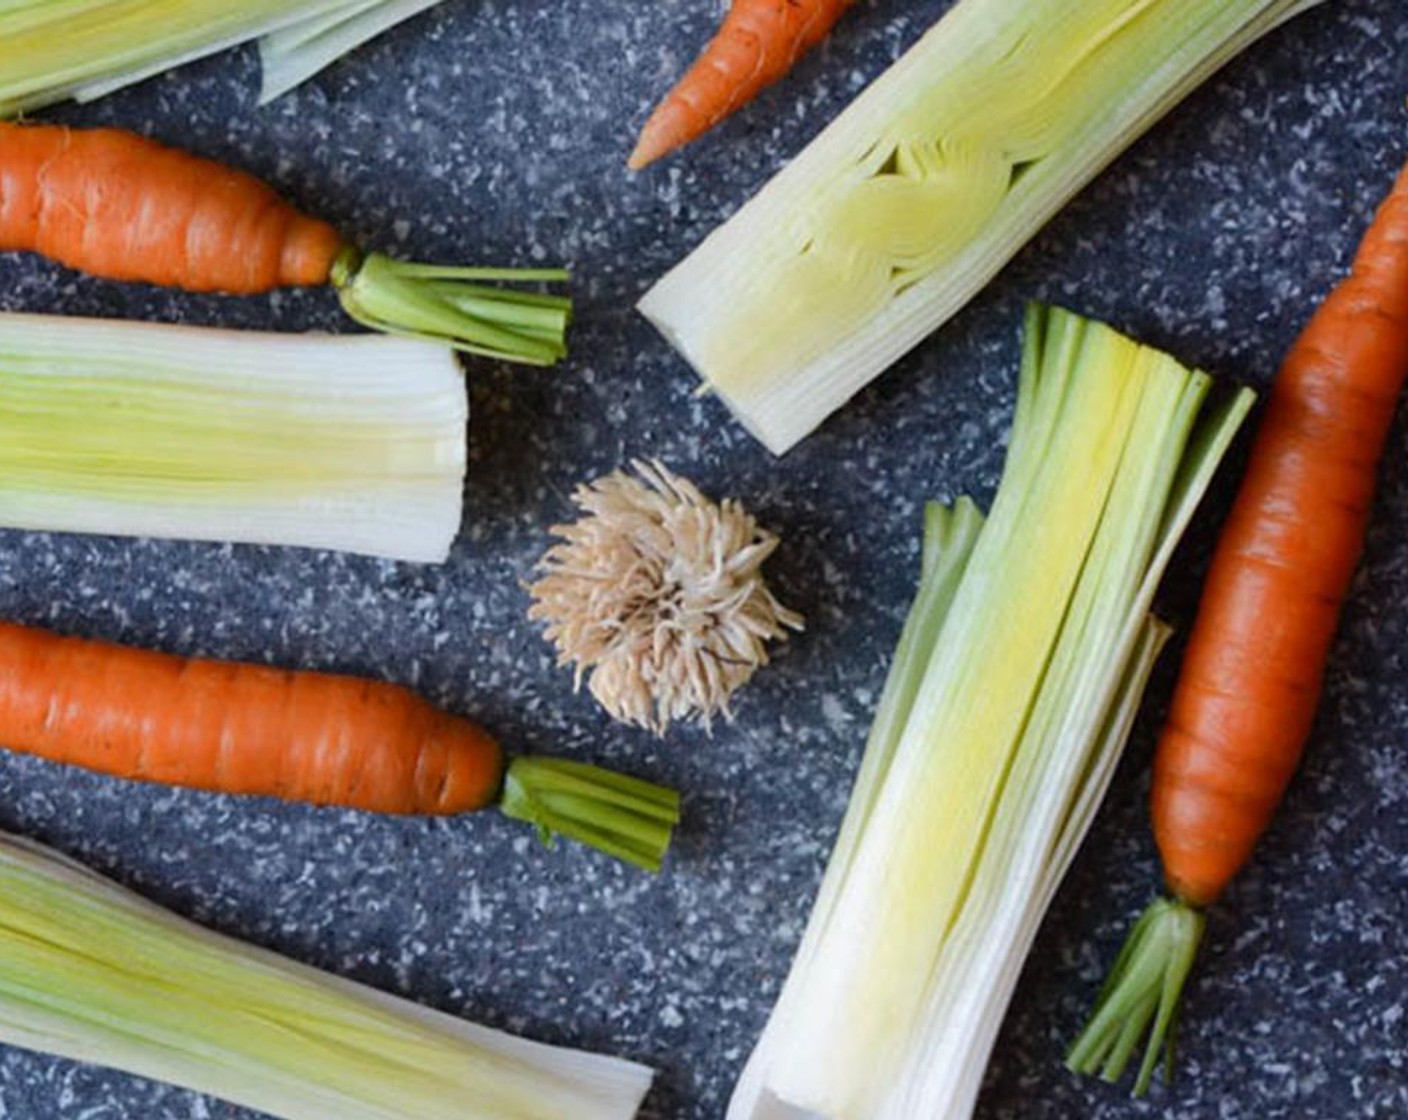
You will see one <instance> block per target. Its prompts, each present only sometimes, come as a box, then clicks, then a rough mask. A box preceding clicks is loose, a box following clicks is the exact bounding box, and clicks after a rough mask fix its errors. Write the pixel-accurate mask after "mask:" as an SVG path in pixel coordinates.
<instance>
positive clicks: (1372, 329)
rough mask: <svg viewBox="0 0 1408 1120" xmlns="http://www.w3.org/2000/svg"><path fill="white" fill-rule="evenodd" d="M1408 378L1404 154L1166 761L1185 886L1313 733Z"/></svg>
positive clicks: (1215, 880)
mask: <svg viewBox="0 0 1408 1120" xmlns="http://www.w3.org/2000/svg"><path fill="white" fill-rule="evenodd" d="M1405 376H1408V168H1405V169H1404V171H1403V172H1402V173H1401V174H1400V176H1399V178H1398V181H1397V183H1396V185H1395V187H1394V190H1393V192H1392V193H1391V194H1390V196H1389V198H1388V199H1387V201H1386V202H1385V203H1384V204H1383V206H1382V207H1381V208H1380V210H1379V213H1378V215H1377V217H1376V218H1375V220H1374V223H1373V225H1372V226H1371V227H1370V230H1369V232H1368V233H1367V234H1366V236H1365V238H1364V241H1363V243H1362V245H1361V246H1360V250H1359V253H1358V255H1357V257H1356V259H1355V264H1354V269H1353V272H1352V273H1351V275H1350V276H1349V277H1348V278H1347V279H1346V280H1345V281H1344V282H1343V283H1342V284H1340V285H1339V286H1338V287H1337V288H1336V289H1335V290H1334V291H1333V292H1331V294H1330V295H1329V297H1328V298H1327V299H1326V300H1325V302H1324V303H1323V304H1322V305H1321V306H1320V308H1319V310H1318V311H1317V312H1316V314H1315V316H1314V317H1313V318H1312V320H1311V321H1310V323H1309V325H1308V326H1307V327H1306V328H1305V331H1304V332H1303V333H1302V334H1301V336H1300V338H1299V339H1298V341H1297V342H1296V344H1295V346H1294V347H1293V348H1292V350H1291V353H1290V354H1289V355H1288V357H1287V359H1286V362H1285V364H1284V365H1283V367H1282V369H1281V371H1280V373H1279V374H1278V375H1277V378H1276V381H1275V384H1274V385H1273V388H1272V392H1271V397H1270V402H1269V404H1268V407H1267V410H1266V415H1265V417H1264V419H1263V420H1262V423H1261V426H1260V429H1259V430H1258V433H1257V438H1256V441H1255V443H1254V445H1253V449H1252V456H1251V461H1250V464H1249V465H1248V468H1247V473H1246V477H1245V479H1244V480H1243V482H1242V485H1241V488H1240V490H1239V491H1238V494H1237V498H1236V501H1235V504H1234V506H1233V509H1232V513H1231V516H1230V517H1229V519H1228V522H1227V525H1226V527H1225V528H1224V530H1223V532H1222V536H1221V537H1220V539H1219V541H1218V545H1217V550H1216V552H1215V554H1214V556H1213V561H1212V565H1211V568H1210V571H1209V575H1208V579H1207V584H1206V586H1205V588H1204V591H1203V597H1202V602H1201V604H1200V606H1199V610H1198V616H1197V620H1196V622H1195V624H1194V627H1193V630H1192V633H1191V635H1190V638H1189V645H1188V651H1187V653H1186V655H1185V657H1184V662H1183V668H1182V672H1181V674H1180V677H1179V682H1178V686H1177V688H1176V691H1175V694H1174V698H1173V702H1172V706H1171V709H1170V713H1169V719H1168V723H1167V726H1166V727H1165V729H1164V733H1163V735H1162V736H1161V738H1160V742H1159V745H1158V749H1157V752H1156V754H1155V760H1154V779H1153V790H1152V798H1151V801H1152V813H1153V823H1154V836H1155V839H1156V840H1157V842H1158V847H1159V853H1160V855H1161V857H1162V859H1163V865H1164V876H1165V880H1166V882H1167V884H1168V887H1169V889H1170V890H1171V891H1173V892H1174V894H1175V895H1177V896H1178V897H1179V898H1181V899H1183V900H1184V901H1186V902H1188V903H1191V904H1193V905H1195V906H1206V905H1208V904H1210V903H1211V902H1213V901H1214V900H1215V899H1216V898H1217V897H1218V896H1219V895H1220V894H1221V892H1222V890H1223V889H1224V888H1225V887H1226V885H1227V883H1228V882H1229V881H1230V880H1231V879H1232V877H1233V876H1234V875H1235V874H1236V873H1237V871H1238V870H1239V869H1240V868H1241V867H1242V865H1243V864H1244V863H1245V862H1246V861H1247V859H1248V857H1249V856H1250V855H1251V851H1252V848H1253V847H1254V845H1255V844H1256V841H1257V839H1258V838H1259V837H1260V835H1261V833H1262V832H1263V831H1264V830H1265V828H1266V826H1267V824H1268V823H1269V821H1270V819H1271V815H1272V812H1273V811H1274V809H1275V807H1276V804H1277V803H1278V802H1279V801H1280V799H1281V795H1282V793H1283V792H1284V790H1285V788H1286V785H1287V783H1288V782H1289V781H1290V778H1291V775H1292V774H1293V773H1294V771H1295V769H1296V766H1297V765H1298V763H1299V760H1300V756H1301V751H1302V749H1303V747H1304V745H1305V741H1306V739H1307V737H1308V736H1309V734H1310V729H1311V724H1312V721H1313V719H1314V715H1315V708H1316V705H1317V703H1318V701H1319V698H1320V691H1321V683H1322V680H1323V675H1324V670H1325V663H1326V660H1327V658H1328V656H1329V652H1330V646H1331V643H1332V642H1333V640H1334V635H1335V628H1336V624H1337V622H1338V619H1339V613H1340V607H1341V605H1342V604H1343V602H1344V598H1345V595H1346V594H1347V593H1348V590H1349V585H1350V581H1351V580H1352V578H1353V576H1354V570H1355V566H1356V565H1357V563H1358V560H1359V556H1360V553H1361V552H1362V551H1363V545H1364V533H1365V529H1366V526H1367V522H1368V517H1369V510H1370V506H1371V503H1372V500H1373V494H1374V484H1375V475H1376V473H1377V469H1378V462H1379V459H1380V457H1381V456H1382V454H1383V450H1384V444H1385V441H1386V439H1387V437H1388V432H1389V427H1390V424H1391V423H1392V420H1393V415H1394V408H1395V404H1396V401H1397V399H1398V396H1399V391H1400V389H1401V388H1402V385H1403V382H1404V379H1405Z"/></svg>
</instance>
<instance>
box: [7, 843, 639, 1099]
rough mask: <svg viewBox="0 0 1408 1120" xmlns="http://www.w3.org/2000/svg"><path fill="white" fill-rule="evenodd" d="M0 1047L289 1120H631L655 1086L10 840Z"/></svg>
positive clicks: (612, 1061) (619, 1064) (627, 1066)
mask: <svg viewBox="0 0 1408 1120" xmlns="http://www.w3.org/2000/svg"><path fill="white" fill-rule="evenodd" d="M0 1041H3V1042H5V1043H8V1044H11V1045H14V1046H21V1047H25V1048H27V1049H31V1050H38V1051H42V1052H44V1053H48V1054H57V1055H59V1056H61V1057H65V1058H72V1059H77V1060H79V1061H86V1062H92V1063H95V1064H99V1065H104V1066H110V1067H112V1068H115V1069H120V1070H125V1071H127V1072H129V1073H135V1074H139V1075H141V1076H144V1077H150V1078H155V1079H157V1080H161V1081H166V1082H170V1083H171V1084H174V1085H180V1086H183V1087H185V1088H188V1089H194V1090H197V1091H199V1092H203V1093H209V1094H211V1095H213V1096H217V1097H222V1098H224V1099H226V1100H229V1101H233V1102H234V1103H236V1104H240V1105H244V1106H246V1107H249V1108H255V1109H259V1110H260V1111H262V1112H266V1113H268V1114H269V1115H271V1116H277V1117H283V1118H285V1120H328V1118H330V1117H336V1118H337V1120H561V1118H562V1117H567V1116H570V1117H572V1118H573V1120H627V1118H629V1117H632V1116H634V1115H635V1113H636V1110H637V1108H638V1107H639V1104H640V1101H641V1098H642V1097H643V1096H644V1094H645V1092H646V1090H647V1089H648V1087H649V1085H650V1080H651V1073H650V1071H649V1070H648V1069H646V1068H645V1067H643V1066H639V1065H636V1064H635V1063H633V1062H627V1061H623V1060H620V1059H616V1058H609V1057H603V1056H598V1055H593V1054H587V1053H583V1052H580V1051H574V1050H568V1049H562V1048H558V1047H552V1046H545V1045H542V1044H540V1043H534V1042H528V1041H524V1040H522V1039H518V1038H514V1037H512V1036H510V1035H507V1034H504V1033H502V1032H500V1031H495V1030H490V1029H488V1028H486V1027H481V1026H477V1025H475V1024H472V1023H467V1022H463V1021H461V1020H459V1019H455V1018H452V1017H451V1016H449V1015H445V1014H441V1013H439V1012H436V1011H432V1010H430V1009H428V1008H425V1007H421V1006H419V1005H417V1004H413V1003H410V1002H408V1001H406V1000H403V999H398V998H395V997H392V996H388V995H385V994H383V993H381V992H377V991H374V990H373V989H371V988H366V987H363V986H361V985H359V984H355V983H351V982H349V981H346V980H343V979H340V978H338V977H335V976H330V975H327V974H325V973H321V972H318V971H317V970H315V969H312V968H309V967H307V966H305V965H301V964H296V963H294V962H292V961H289V960H285V959H283V958H282V957H279V956H277V955H275V954H274V953H270V952H267V951H265V950H262V949H257V948H253V947H251V946H247V945H242V944H240V943H239V942H236V941H233V940H231V939H229V938H227V937H223V936H221V935H219V934H216V933H212V932H210V931H208V930H205V929H201V928H200V927H198V926H196V925H194V924H192V923H191V922H188V921H186V920H185V919H183V918H179V917H177V916H176V915H174V914H171V913H168V912H167V911H165V910H162V909H161V908H160V907H157V906H155V905H153V904H151V903H149V902H147V901H145V900H143V899H141V898H139V897H138V896H136V895H135V894H133V893H132V892H130V891H128V890H125V889H123V888H122V887H119V886H117V885H116V884H114V883H111V882H109V881H108V880H106V879H104V878H102V877H101V876H99V875H96V874H94V873H93V872H91V871H89V870H87V869H86V868H83V867H81V866H79V865H78V864H76V863H74V862H72V861H70V860H68V859H66V858H64V857H62V856H59V855H58V854H56V853H54V852H51V851H48V850H47V849H45V848H43V847H41V846H39V845H37V844H33V843H29V842H27V841H24V840H21V839H18V838H15V837H9V836H5V835H4V834H0Z"/></svg>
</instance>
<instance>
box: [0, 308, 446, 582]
mask: <svg viewBox="0 0 1408 1120" xmlns="http://www.w3.org/2000/svg"><path fill="white" fill-rule="evenodd" d="M468 415H469V404H468V399H467V395H466V393H465V387H464V378H463V375H462V374H461V372H460V369H459V366H458V364H457V363H456V361H455V359H454V356H453V354H452V353H451V352H450V350H449V349H447V348H446V347H443V346H435V345H432V344H430V343H424V342H415V341H410V340H407V339H400V338H387V337H382V336H378V335H347V336H332V335H313V334H307V335H290V334H263V333H256V332H249V331H217V330H207V329H202V328H193V327H172V326H161V325H156V324H150V323H128V322H110V321H106V320H96V319H77V318H64V317H58V316H47V315H19V314H0V526H5V527H9V528H21V529H44V530H55V531H61V532H81V533H114V534H121V535H127V536H150V537H178V538H184V539H190V540H216V541H246V542H254V543H260V544H283V545H302V546H306V547H310V548H329V549H340V550H344V551H348V552H361V553H367V554H370V555H375V556H388V557H393V558H397V559H402V560H417V561H440V560H444V559H445V557H446V555H447V554H448V552H449V548H450V543H451V542H452V541H453V540H454V537H455V535H456V533H457V532H458V531H459V525H460V506H461V498H462V493H463V483H464V474H465V462H466V424H467V421H468Z"/></svg>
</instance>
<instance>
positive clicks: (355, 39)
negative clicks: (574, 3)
mask: <svg viewBox="0 0 1408 1120" xmlns="http://www.w3.org/2000/svg"><path fill="white" fill-rule="evenodd" d="M435 2H438V0H419V2H417V0H238V2H237V3H232V2H231V0H8V2H6V3H0V116H14V115H15V114H17V113H20V112H23V111H25V110H29V109H35V108H38V107H40V106H42V105H48V104H52V103H54V102H56V101H64V100H67V99H69V98H73V99H76V100H79V101H88V100H92V99H93V98H97V97H102V96H104V95H106V94H108V93H111V92H113V91H114V90H117V89H121V88H122V87H123V86H127V85H131V84H133V83H135V82H138V81H141V80H143V79H145V78H149V77H151V76H152V75H154V74H159V73H161V72H162V71H163V70H169V69H171V68H172V67H174V66H179V65H182V64H183V63H186V62H191V61H193V60H195V59H197V58H203V57H205V56H206V55H210V54H214V53H216V52H217V51H221V50H224V49H226V48H227V47H232V46H235V45H237V44H239V43H244V42H248V41H250V40H253V39H258V38H260V37H261V36H266V35H270V34H273V33H276V32H277V33H280V35H279V38H278V39H277V40H276V41H274V42H273V43H271V44H270V47H271V50H272V56H271V57H272V59H273V61H274V66H275V73H274V76H273V79H272V81H268V80H266V86H265V99H266V100H267V99H268V98H269V97H272V96H275V95H276V93H279V92H283V91H284V90H286V89H290V88H292V86H294V85H296V84H297V83H298V82H299V81H302V80H304V79H306V78H308V77H310V76H311V75H312V74H314V73H316V72H317V71H318V70H320V69H321V68H322V67H324V66H326V65H327V64H328V63H329V62H332V61H333V60H334V59H335V58H337V57H339V56H340V55H341V54H344V53H346V52H347V51H350V50H352V49H354V48H355V47H357V46H359V45H361V44H362V43H363V42H365V41H366V40H367V39H369V38H371V37H372V36H374V35H377V34H380V33H381V32H382V31H383V30H385V29H386V28H387V27H390V26H391V25H392V24H395V23H399V22H400V21H401V20H402V19H405V18H407V17H408V16H410V15H413V14H415V12H416V11H420V10H422V9H424V8H426V7H429V6H430V4H431V3H435Z"/></svg>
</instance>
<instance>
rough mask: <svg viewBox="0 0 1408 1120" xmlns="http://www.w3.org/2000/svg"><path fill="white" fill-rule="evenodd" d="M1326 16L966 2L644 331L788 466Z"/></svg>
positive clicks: (832, 129) (782, 176) (1113, 2)
mask: <svg viewBox="0 0 1408 1120" xmlns="http://www.w3.org/2000/svg"><path fill="white" fill-rule="evenodd" d="M1318 2H1319V0H1063V2H1061V3H1051V2H1045V0H961V2H960V3H958V4H956V5H954V6H953V8H952V9H951V10H950V11H949V12H948V13H947V15H946V16H945V17H944V18H943V19H942V20H940V21H939V23H938V24H936V25H935V27H934V28H933V29H932V30H931V31H930V32H929V33H928V34H927V35H925V36H924V38H922V39H921V40H920V41H919V42H918V43H917V44H916V45H915V46H914V47H913V48H912V49H911V50H910V51H909V52H908V53H907V54H906V55H905V56H904V57H903V58H901V59H900V61H899V62H897V63H896V64H895V65H894V66H893V67H891V69H890V70H889V71H888V72H887V73H885V74H884V75H882V76H881V77H880V78H879V79H878V80H877V81H876V82H875V83H874V84H873V85H872V86H871V87H870V88H869V89H868V90H866V91H865V93H863V94H862V95H861V96H860V97H859V98H858V99H857V100H856V101H855V102H854V103H853V104H852V105H851V106H850V107H849V108H848V109H847V110H846V111H845V112H844V113H842V114H841V116H839V117H838V118H837V119H836V120H835V121H834V122H833V123H832V124H831V125H830V126H829V127H828V128H827V129H826V130H825V131H824V132H822V133H821V134H820V135H819V136H818V137H817V138H816V139H815V140H814V141H813V142H812V143H811V144H810V145H809V146H808V147H807V148H806V149H805V150H804V151H803V152H802V153H801V155H799V156H798V157H797V158H796V159H795V160H793V161H792V162H791V163H790V164H789V165H788V166H787V167H786V168H784V169H783V171H782V172H780V173H779V174H778V175H777V176H776V177H775V178H774V179H773V180H772V181H771V182H770V183H769V184H768V185H767V186H765V187H764V188H763V190H762V191H761V192H760V193H759V194H758V195H757V196H756V197H755V198H754V199H753V200H752V201H751V202H749V203H748V204H747V205H746V206H745V207H744V208H743V209H742V210H740V211H739V212H738V213H737V214H736V215H734V217H733V218H732V219H731V220H730V221H728V222H727V223H726V224H724V225H723V226H721V227H720V228H719V229H718V230H716V231H715V232H714V233H713V234H711V235H710V236H709V237H708V239H706V240H705V241H704V243H703V244H702V245H700V246H699V248H697V249H696V250H695V251H694V252H693V253H692V254H691V255H690V256H689V257H688V258H686V259H685V260H684V261H683V262H682V263H681V264H679V265H678V266H677V267H676V268H675V269H674V270H673V271H671V272H670V273H669V274H667V275H666V276H665V277H664V278H663V279H661V280H660V281H659V282H658V283H657V284H656V285H655V286H654V287H653V288H651V289H650V291H648V292H647V293H646V295H645V297H644V298H643V299H642V300H641V302H640V310H641V311H642V312H643V313H644V314H645V315H646V316H647V317H648V318H650V319H651V320H652V321H653V322H654V323H655V324H656V325H657V326H658V327H659V328H660V330H661V331H662V332H663V333H664V334H665V336H666V337H667V338H668V339H669V340H670V342H671V343H672V344H673V345H674V346H675V347H676V348H677V349H678V350H679V351H680V353H681V354H683V355H684V357H685V358H687V359H688V360H689V361H690V362H691V363H692V364H693V365H694V367H695V368H696V369H697V370H698V371H699V373H700V375H701V376H702V377H703V378H704V379H705V381H706V382H707V383H708V385H709V387H710V388H712V389H713V390H715V391H717V392H718V393H719V394H720V396H722V398H723V399H724V401H726V402H727V404H728V405H729V406H730V408H732V410H733V411H734V413H735V414H736V415H737V416H738V418H739V419H740V420H741V421H742V422H743V424H744V425H745V426H746V427H747V428H748V429H749V430H750V431H751V432H752V433H753V434H754V435H755V436H757V438H759V439H760V440H762V442H763V443H764V444H766V445H767V447H768V448H770V449H771V450H772V451H773V452H775V453H777V454H782V453H783V452H785V451H786V450H787V449H788V448H790V447H791V446H792V445H793V444H795V443H796V442H797V441H798V440H800V439H802V438H803V437H804V436H805V435H806V434H807V433H808V432H810V431H811V430H812V429H813V428H815V427H816V426H817V425H818V424H820V423H821V421H822V420H823V419H825V418H826V417H827V416H828V415H829V414H830V413H832V412H833V411H835V410H836V409H837V408H839V407H840V406H841V405H842V404H844V403H845V402H846V401H847V400H848V399H849V398H850V397H851V396H852V395H853V394H854V393H856V392H857V391H858V390H859V389H860V388H861V387H862V386H864V385H865V384H866V383H868V382H869V381H871V380H872V379H873V378H875V377H876V376H877V375H879V374H880V373H881V372H882V371H883V370H884V369H885V368H886V367H887V366H889V365H890V364H891V363H892V362H894V361H895V360H896V359H897V358H899V357H900V356H901V355H902V354H904V353H905V352H906V351H908V350H909V349H911V348H912V347H913V346H915V345H916V344H917V343H918V342H919V341H920V340H921V339H923V338H924V337H925V336H926V335H928V334H929V333H930V332H932V331H933V330H935V329H936V328H937V327H938V326H940V325H941V324H942V323H943V322H944V321H945V320H947V319H948V318H949V317H950V316H952V315H953V314H954V313H955V312H957V311H958V309H959V308H960V307H962V306H963V304H965V303H966V302H967V301H968V300H969V299H970V298H971V297H972V296H973V295H974V294H975V293H977V291H978V290H979V289H980V288H982V286H983V285H984V284H986V283H987V282H988V280H990V279H991V278H992V277H993V275H994V274H995V273H996V272H997V271H998V270H999V269H1000V268H1001V267H1002V266H1003V265H1004V264H1005V263H1006V262H1007V260H1008V259H1010V258H1011V257H1012V255H1013V254H1014V253H1016V251H1017V250H1018V249H1019V248H1020V247H1021V246H1022V244H1023V243H1024V242H1026V241H1027V239H1028V238H1030V237H1031V236H1032V235H1033V234H1034V233H1035V232H1036V231H1037V230H1038V229H1040V228H1041V226H1042V225H1043V224H1045V222H1046V221H1047V220H1048V219H1050V218H1051V216H1052V215H1053V214H1055V212H1056V211H1057V210H1058V209H1060V207H1061V206H1063V205H1064V204H1065V203H1066V201H1067V200H1069V199H1070V198H1071V197H1072V196H1073V195H1074V194H1075V193H1076V192H1077V191H1079V190H1080V189H1081V188H1082V187H1083V186H1084V185H1085V184H1086V183H1088V182H1089V181H1090V180H1091V179H1092V178H1094V176H1095V175H1096V174H1097V173H1098V172H1099V171H1100V170H1101V169H1102V168H1104V167H1105V166H1106V165H1107V164H1108V163H1109V162H1110V161H1111V160H1112V159H1114V157H1115V156H1116V155H1117V154H1118V153H1119V152H1120V151H1122V150H1123V149H1124V148H1125V147H1127V146H1128V145H1129V144H1130V143H1131V142H1133V141H1134V140H1135V138H1137V137H1138V136H1139V135H1140V134H1141V133H1143V132H1144V131H1145V129H1147V128H1148V127H1149V126H1150V125H1151V124H1153V123H1154V121H1156V120H1157V119H1158V118H1159V117H1160V116H1162V115H1163V114H1164V113H1166V112H1167V111H1168V110H1170V109H1171V108H1172V107H1173V106H1174V105H1175V104H1177V103H1178V102H1179V101H1180V100H1181V99H1182V98H1183V97H1184V96H1185V95H1186V94H1187V93H1189V92H1190V91H1192V90H1193V89H1194V88H1195V87H1196V86H1197V85H1198V84H1199V83H1201V82H1202V81H1203V80H1205V79H1206V78H1207V77H1208V76H1209V75H1211V74H1212V73H1213V72H1214V71H1215V70H1217V69H1218V67H1220V66H1221V65H1222V64H1223V63H1224V62H1226V61H1227V60H1228V59H1230V58H1231V57H1232V56H1233V55H1235V54H1236V53H1237V52H1238V51H1240V50H1241V49H1242V48H1243V47H1245V46H1247V45H1248V44H1249V43H1251V42H1252V41H1253V40H1255V39H1257V38H1258V37H1260V36H1261V35H1263V34H1264V33H1266V32H1267V31H1269V30H1270V29H1271V28H1273V27H1274V26H1276V25H1277V24H1279V23H1280V22H1282V21H1283V20H1286V19H1288V18H1290V17H1291V16H1293V15H1295V14H1296V13H1298V12H1300V11H1303V10H1305V9H1307V8H1310V7H1312V6H1314V5H1315V4H1316V3H1318Z"/></svg>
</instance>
